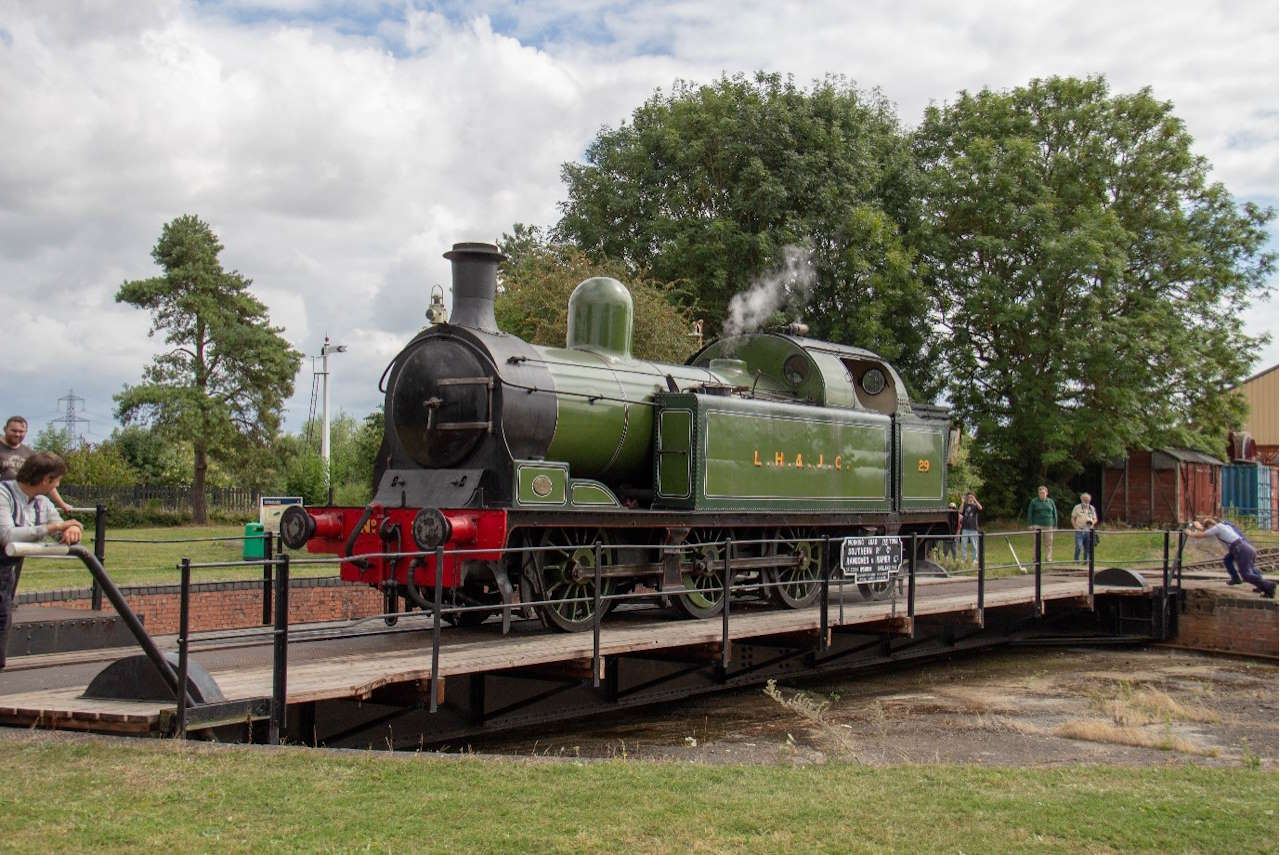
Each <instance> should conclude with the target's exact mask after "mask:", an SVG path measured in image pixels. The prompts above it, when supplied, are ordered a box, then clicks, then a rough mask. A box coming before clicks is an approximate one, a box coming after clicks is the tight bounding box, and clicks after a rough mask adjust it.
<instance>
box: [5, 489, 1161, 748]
mask: <svg viewBox="0 0 1280 855" xmlns="http://www.w3.org/2000/svg"><path fill="white" fill-rule="evenodd" d="M102 517H103V514H102V513H99V514H98V523H99V524H98V526H97V527H96V528H97V529H98V530H97V531H96V532H95V534H96V537H95V538H94V546H95V549H94V550H93V551H90V550H89V549H88V548H87V547H84V546H77V547H70V548H68V547H65V546H61V547H60V546H40V545H35V544H21V545H18V546H20V547H21V550H20V551H13V552H11V553H10V554H15V555H16V554H24V555H30V556H33V557H35V556H41V555H44V556H47V557H52V556H54V555H59V554H61V555H67V554H72V555H75V556H77V557H79V558H80V559H81V560H82V561H83V562H84V564H85V565H86V567H87V568H88V569H89V570H90V572H91V574H92V575H93V577H94V580H95V583H96V584H95V588H96V589H100V590H101V591H103V592H104V593H105V594H106V596H107V598H108V599H110V601H111V603H112V605H113V606H114V607H115V609H116V611H117V612H118V613H119V614H120V615H121V616H122V617H123V618H124V619H125V621H126V623H127V624H128V626H129V628H130V629H131V630H132V631H133V632H134V635H135V636H136V637H137V639H138V641H139V645H140V646H141V647H142V649H143V651H144V653H146V655H147V656H148V657H149V658H150V659H151V660H152V662H153V663H155V666H156V668H157V669H158V670H159V671H160V674H161V676H162V677H163V679H164V680H165V682H166V684H167V685H168V686H169V688H170V689H171V690H172V691H173V694H174V696H175V701H176V710H175V712H176V734H177V735H178V736H185V735H186V730H187V727H188V725H189V724H191V723H192V721H191V719H190V718H189V716H191V715H192V714H196V715H197V716H199V718H200V719H201V720H203V721H208V720H213V719H217V720H221V718H219V717H222V718H225V717H226V716H227V714H228V712H229V711H230V712H234V713H235V715H237V716H240V717H244V716H246V715H255V714H256V715H263V714H265V717H266V718H267V719H268V725H269V726H268V740H269V741H270V742H273V743H275V742H279V741H280V740H281V739H282V738H283V737H284V736H285V710H286V708H287V673H288V645H289V642H290V640H291V639H292V640H296V641H303V640H311V639H315V640H319V638H320V637H321V634H323V638H324V639H325V640H329V641H332V640H336V639H340V638H345V637H349V635H346V634H342V633H338V634H334V633H333V632H332V630H328V629H325V628H323V627H317V626H298V627H294V626H291V622H290V619H289V605H288V604H289V599H288V598H289V582H290V569H291V564H293V565H306V564H333V565H338V564H341V563H343V562H345V561H349V560H351V559H348V558H342V557H334V556H324V557H320V556H301V555H300V556H298V557H297V558H293V557H291V556H290V555H289V554H287V553H283V552H279V551H277V550H278V547H279V544H278V542H277V541H275V539H274V538H273V537H272V536H271V535H270V534H265V535H249V536H247V537H246V538H245V539H259V538H261V539H263V540H265V543H264V544H263V546H264V549H263V557H262V558H259V559H251V560H245V561H211V562H193V561H191V560H190V559H189V558H184V559H183V560H182V561H181V562H180V563H179V564H178V566H177V567H176V568H175V569H177V570H178V575H179V585H180V595H179V596H180V602H179V629H178V637H177V645H176V646H177V662H176V664H175V663H173V662H170V661H168V660H167V659H166V658H165V657H164V656H163V654H162V653H161V652H160V650H159V649H158V648H157V647H156V645H155V642H154V641H153V639H152V638H151V637H150V635H149V634H148V633H147V631H146V630H145V628H143V627H142V625H141V622H140V621H137V620H136V619H134V617H133V614H132V612H131V611H130V609H129V606H128V604H127V603H126V602H125V599H124V596H123V595H122V593H121V592H120V591H119V589H118V588H117V587H116V586H115V584H114V583H113V582H112V581H111V579H110V577H109V576H108V575H107V573H106V571H105V569H104V568H103V565H102V562H101V556H102V543H103V540H104V539H103V534H104V532H103V528H104V527H103V525H102V522H101V521H102ZM1047 534H1049V533H1048V532H1043V531H1020V532H1005V533H1000V534H999V535H994V534H986V533H980V534H978V535H977V537H976V543H975V544H974V546H975V550H974V552H975V554H974V556H973V561H972V562H971V563H970V562H967V561H966V562H965V563H964V566H963V567H959V566H958V567H955V568H954V569H953V571H952V572H950V573H949V574H947V575H948V576H949V577H950V579H952V580H955V581H960V580H966V581H969V582H971V583H972V584H973V587H972V588H971V589H970V590H971V591H972V595H973V597H974V600H973V608H974V609H976V611H977V612H978V613H979V614H981V612H982V611H983V609H984V608H985V606H986V589H987V582H988V579H989V577H990V576H992V575H1000V573H1001V571H1007V572H1010V573H1018V574H1026V575H1027V576H1029V577H1031V578H1032V580H1033V585H1034V589H1033V590H1034V614H1035V616H1037V617H1039V616H1041V615H1043V614H1044V611H1043V602H1044V601H1043V594H1042V586H1043V585H1044V577H1046V576H1048V575H1050V574H1053V575H1076V576H1077V577H1078V578H1079V577H1083V579H1084V580H1086V581H1087V589H1086V590H1087V592H1088V595H1089V597H1090V602H1092V596H1093V594H1094V572H1095V563H1096V558H1095V555H1094V550H1093V549H1089V550H1087V551H1086V554H1084V555H1081V556H1079V557H1080V558H1081V559H1082V560H1080V561H1075V560H1072V561H1067V560H1065V558H1064V559H1062V560H1060V561H1050V560H1049V559H1048V553H1049V549H1048V548H1046V547H1048V546H1049V538H1048V537H1046V535H1047ZM1117 534H1119V535H1121V536H1122V537H1124V536H1127V537H1125V539H1130V538H1137V537H1141V538H1143V542H1142V543H1141V544H1140V545H1139V547H1138V548H1136V549H1131V550H1126V552H1127V553H1128V554H1126V555H1125V556H1124V557H1123V558H1121V560H1117V561H1114V562H1108V564H1109V565H1110V566H1115V567H1130V568H1134V569H1135V571H1136V570H1138V569H1139V568H1141V569H1147V570H1148V571H1149V572H1150V571H1155V572H1156V573H1159V574H1160V578H1161V591H1162V596H1161V597H1160V604H1159V613H1158V619H1159V637H1161V638H1165V637H1167V636H1168V631H1169V628H1170V626H1171V617H1172V616H1171V615H1170V614H1169V611H1170V607H1171V606H1172V607H1173V608H1177V607H1178V606H1179V605H1181V606H1182V607H1184V608H1185V603H1184V601H1183V596H1182V594H1183V591H1182V564H1183V560H1182V559H1183V551H1184V548H1185V545H1186V536H1185V534H1183V533H1181V532H1173V531H1153V532H1152V531H1149V532H1123V533H1117ZM1014 537H1023V538H1026V539H1027V541H1028V545H1029V546H1030V553H1031V555H1030V560H1029V561H1028V562H1025V563H1024V562H1022V561H1020V560H1019V559H1018V556H1017V554H1016V552H1015V551H1014V548H1013V547H1012V546H1011V545H1010V544H1009V539H1010V538H1014ZM1001 539H1003V540H1004V542H1005V543H1004V545H1005V546H1009V547H1010V552H1011V557H1013V559H1014V560H1013V561H1012V562H1010V563H1007V564H1004V563H1001V562H999V561H998V560H997V561H989V560H988V550H990V549H991V547H992V546H995V545H996V543H995V542H993V541H996V542H998V541H999V540H1001ZM195 540H201V538H195V539H179V540H178V541H177V542H192V541H195ZM855 540H857V541H868V540H875V541H898V542H899V543H900V546H901V551H895V552H894V553H893V554H892V557H891V559H890V561H891V563H892V564H893V565H894V567H893V571H892V572H891V573H890V574H889V575H888V576H886V577H885V578H884V579H880V577H879V576H876V577H874V578H873V577H867V578H865V579H864V578H861V577H859V576H856V575H855V576H850V575H848V573H847V567H846V566H845V561H844V559H842V558H839V557H838V556H839V555H841V554H842V553H841V543H842V541H843V539H842V538H830V537H808V538H805V537H801V538H766V539H754V540H752V539H735V538H732V537H728V538H726V539H724V540H722V541H719V542H717V543H714V544H702V545H697V544H682V545H675V546H673V545H669V544H652V545H648V546H646V547H643V548H645V549H649V550H654V551H659V552H662V553H665V554H668V555H670V556H671V557H672V558H673V560H675V561H677V562H678V566H680V567H681V569H682V570H683V569H684V567H685V565H686V564H689V566H691V567H693V566H696V567H697V568H698V572H699V573H700V574H702V575H704V576H705V578H706V581H707V583H708V584H707V585H706V586H700V587H699V588H698V590H701V591H703V592H705V593H707V594H709V595H712V596H713V597H714V598H715V599H717V600H718V602H719V610H718V613H716V614H714V615H708V617H709V618H710V619H711V620H715V621H718V622H719V623H720V631H721V643H720V657H721V662H720V667H721V668H722V669H727V668H728V666H729V656H730V645H729V640H730V620H731V616H734V615H737V614H738V602H739V598H740V597H744V596H746V597H751V596H763V595H766V594H768V593H769V592H772V591H774V590H777V589H780V588H785V587H787V586H795V585H799V586H800V587H801V588H803V589H805V590H809V591H812V592H813V593H817V594H818V596H817V597H816V600H811V601H812V602H813V605H814V606H816V608H817V610H818V616H819V632H818V637H817V641H816V645H817V649H816V653H817V654H822V653H823V652H825V651H826V648H827V630H828V628H829V627H830V626H832V625H841V624H844V623H845V597H844V591H845V590H847V589H855V590H857V591H858V596H859V597H860V598H864V599H882V598H887V599H889V600H890V601H891V602H892V604H893V605H892V608H893V611H894V613H895V614H900V615H901V616H902V617H903V618H905V619H907V620H913V619H914V618H915V617H916V603H917V586H918V581H919V577H920V576H922V575H925V574H926V570H925V568H924V566H923V565H924V564H925V563H926V561H927V559H926V557H925V556H927V555H930V554H935V555H936V554H937V553H938V552H939V551H941V549H942V548H943V547H945V546H947V545H948V544H949V543H950V544H954V540H953V539H952V538H951V537H950V536H937V535H909V536H904V537H902V538H901V539H900V540H899V538H897V537H875V538H856V539H855ZM802 544H809V545H810V546H812V547H814V548H815V551H814V552H813V555H816V556H819V558H818V560H817V561H816V562H815V566H809V568H808V569H809V572H808V573H807V574H803V575H801V574H796V575H795V576H793V577H791V578H783V577H782V575H781V572H780V571H781V570H783V569H785V568H799V567H801V566H803V565H804V563H805V562H804V560H803V556H802V552H801V551H800V550H799V549H798V547H799V546H800V545H802ZM708 546H712V547H715V549H714V551H713V552H711V553H707V552H705V551H703V552H701V553H700V554H693V555H690V554H689V553H690V551H691V550H693V551H695V552H696V551H697V550H698V549H699V548H700V547H701V548H702V549H704V550H705V548H706V547H708ZM560 548H561V547H555V546H552V547H548V546H533V547H520V548H505V549H499V550H493V549H450V550H446V549H444V548H443V547H439V548H437V549H435V550H413V551H406V552H398V551H397V552H380V553H371V554H362V555H360V556H359V557H360V558H361V559H375V558H376V559H383V560H390V561H391V562H392V566H393V567H394V566H395V565H396V564H399V563H401V562H403V563H404V565H405V566H406V568H407V570H408V573H409V574H414V575H416V574H421V573H424V571H425V572H429V576H430V579H431V581H430V582H429V583H428V584H426V585H420V586H419V587H420V588H421V589H422V590H420V591H416V592H415V593H417V597H415V598H410V599H416V600H417V601H418V602H417V605H418V607H419V608H420V610H421V611H422V612H423V613H424V614H426V615H429V616H430V617H431V636H432V637H431V670H430V675H431V676H430V702H429V707H428V710H429V712H431V713H434V712H436V711H437V707H438V703H439V701H438V698H439V697H440V692H439V676H438V675H439V667H440V648H441V638H440V634H441V628H442V625H443V623H444V621H445V620H446V619H449V618H458V617H460V616H461V615H464V614H467V613H473V612H476V611H483V612H485V613H486V614H500V615H502V617H503V621H502V631H503V633H504V634H505V633H506V632H507V630H508V628H509V625H510V619H511V615H512V613H515V612H525V610H528V609H530V608H535V609H536V608H546V607H563V606H565V605H567V604H570V603H577V604H581V605H582V606H583V607H584V608H586V609H588V610H589V613H590V614H589V620H590V625H589V630H590V632H591V634H592V662H593V667H592V674H593V678H592V683H593V685H594V686H597V687H598V686H599V685H600V673H601V667H600V666H601V656H602V654H601V644H600V635H601V621H602V619H603V618H604V616H605V614H607V612H608V606H609V605H610V604H611V603H621V602H637V601H650V602H661V601H662V600H663V599H664V598H665V597H669V596H674V595H675V594H674V592H673V591H664V590H662V589H661V587H653V588H649V589H647V590H641V589H637V590H634V591H630V592H625V593H622V592H614V591H612V590H609V591H606V590H605V585H604V582H605V579H606V578H607V577H608V575H610V574H608V573H607V571H605V569H604V568H605V566H607V564H608V563H609V562H607V561H603V560H602V558H603V551H604V550H605V549H607V548H609V547H606V545H605V544H603V543H601V542H599V541H597V542H594V543H591V544H584V545H583V547H582V549H581V550H579V551H580V552H582V553H583V557H584V559H585V556H586V554H587V553H591V557H592V560H590V561H589V562H586V564H585V565H584V567H583V572H582V582H583V583H584V584H583V585H581V586H579V587H578V588H576V589H573V590H566V591H565V595H564V596H555V595H553V594H552V593H551V592H550V591H542V592H531V593H533V594H534V597H535V599H531V600H528V601H525V600H524V599H523V598H521V599H520V600H518V601H514V602H508V603H503V604H483V605H458V604H457V603H456V602H455V603H449V602H447V601H446V599H445V597H444V584H443V579H444V576H445V574H446V572H445V570H444V568H445V567H446V563H445V559H446V557H451V558H454V559H459V558H473V557H476V556H479V555H486V556H487V555H491V554H492V553H495V552H496V553H499V554H501V555H503V556H507V555H511V554H518V555H521V556H524V557H525V558H528V557H532V556H536V555H539V554H542V553H547V552H549V551H552V552H554V551H555V550H558V549H560ZM744 554H745V555H746V556H747V557H746V558H745V559H744V558H743V556H744ZM808 554H809V553H803V555H808ZM784 555H790V556H791V557H792V558H793V559H795V560H794V561H786V560H779V559H780V558H781V557H782V556H784ZM1116 557H1117V558H1120V556H1119V555H1117V556H1116ZM1073 558H1075V556H1073ZM961 560H962V561H964V558H963V555H962V557H961ZM427 561H430V562H431V564H430V565H427V564H426V562H427ZM523 561H524V558H522V559H521V563H523ZM898 562H901V563H900V564H899V563H898ZM929 563H932V562H929ZM766 565H767V566H769V567H771V568H773V569H774V571H775V572H774V573H773V574H772V575H770V576H768V577H765V576H763V575H758V574H753V573H752V571H753V570H757V569H759V568H763V567H765V566H766ZM226 567H257V568H261V569H262V573H263V575H262V594H263V597H262V623H263V624H264V625H270V626H271V630H270V635H271V640H272V646H273V650H272V691H271V696H270V698H269V699H268V698H252V699H247V700H237V701H229V702H222V703H213V704H207V703H206V702H205V701H204V700H203V699H202V698H201V697H199V694H198V692H193V691H192V689H193V686H192V684H191V683H189V682H188V679H187V677H188V674H189V671H188V667H189V662H188V657H189V654H190V644H191V629H190V598H191V585H192V571H196V572H202V571H206V570H217V569H219V568H226ZM1015 568H1016V569H1015ZM744 569H745V572H744ZM415 571H416V572H415ZM928 575H932V573H929V574H928ZM409 578H413V577H412V576H409ZM868 582H870V583H871V584H867V583H868ZM693 590H694V589H691V588H687V587H686V588H681V589H680V591H681V592H682V593H691V592H692V591H693ZM833 595H834V596H833ZM99 596H100V595H99ZM397 600H398V598H397V599H393V600H391V603H390V605H391V608H389V609H388V610H387V611H386V612H385V613H384V614H382V615H374V616H368V617H365V618H362V619H361V620H360V621H355V622H346V624H347V626H348V627H350V628H354V624H355V623H357V622H363V621H368V620H374V619H377V618H382V619H384V620H385V621H386V623H387V624H388V628H387V629H386V630H384V632H388V633H391V632H397V631H415V632H416V631H420V630H421V628H413V629H406V630H394V629H391V628H390V627H391V626H392V625H393V624H394V622H395V619H397V618H398V617H400V616H402V615H404V614H406V612H404V611H400V610H399V608H398V605H397ZM406 605H407V604H406ZM899 609H901V610H902V611H901V612H899V611H898V610H899ZM582 628H583V629H588V627H587V626H583V627H582ZM252 632H253V631H252V630H247V629H240V630H230V631H224V632H215V633H211V634H206V635H205V636H204V640H205V641H222V640H239V641H243V640H245V639H246V638H248V637H249V636H248V635H247V633H252ZM183 689H185V691H184V690H183Z"/></svg>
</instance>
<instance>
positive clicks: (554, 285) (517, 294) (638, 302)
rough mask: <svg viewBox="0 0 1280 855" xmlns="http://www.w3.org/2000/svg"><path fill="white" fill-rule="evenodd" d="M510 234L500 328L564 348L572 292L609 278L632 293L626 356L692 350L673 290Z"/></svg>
mask: <svg viewBox="0 0 1280 855" xmlns="http://www.w3.org/2000/svg"><path fill="white" fill-rule="evenodd" d="M513 231H514V234H509V235H508V234H504V235H503V236H502V240H501V241H499V248H500V249H501V250H502V253H503V255H504V256H505V257H506V260H505V261H503V263H502V268H501V271H500V274H501V281H500V284H499V289H498V298H497V301H496V303H495V306H494V314H495V316H496V317H497V319H498V326H499V327H500V328H501V329H503V330H505V331H506V332H510V333H513V334H515V335H518V336H520V337H521V338H522V339H524V340H525V341H528V342H531V343H533V344H540V345H544V346H548V347H564V344H565V332H566V330H567V327H568V317H569V295H570V294H572V293H573V289H574V288H576V287H577V286H578V284H579V283H580V282H582V280H584V279H588V278H590V277H592V276H612V277H613V278H615V279H618V280H620V281H621V282H623V283H624V284H625V285H626V286H627V288H628V290H630V291H631V300H632V303H633V304H634V309H635V325H634V329H633V332H632V337H631V352H632V354H633V355H634V356H635V357H636V358H638V359H653V360H657V361H660V362H684V360H685V359H686V358H687V357H688V356H689V354H690V353H692V352H693V351H694V350H695V349H696V348H697V342H696V340H695V339H694V338H693V337H692V336H691V335H690V330H691V329H692V328H693V317H692V314H691V313H690V312H689V311H688V310H687V309H684V308H682V307H680V306H679V305H678V304H677V300H678V298H677V296H676V293H675V290H674V289H673V288H671V287H667V286H664V285H662V284H660V283H658V282H654V281H653V280H651V279H648V278H646V277H645V276H643V275H640V274H634V273H630V272H629V271H628V270H627V269H626V268H625V267H624V266H623V265H621V264H619V263H617V262H608V261H593V260H592V259H590V258H588V257H587V255H586V253H584V252H583V251H582V250H580V249H578V248H577V247H574V246H567V245H564V244H555V243H551V242H550V241H548V240H547V239H546V238H545V237H544V235H543V234H542V232H541V231H540V230H539V229H536V228H530V227H528V226H524V225H521V224H516V226H515V227H514V229H513ZM379 415H380V414H379ZM381 439H382V436H381V431H379V433H378V441H379V442H381ZM374 450H375V452H376V450H377V449H376V447H375V449H374Z"/></svg>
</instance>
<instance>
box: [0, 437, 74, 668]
mask: <svg viewBox="0 0 1280 855" xmlns="http://www.w3.org/2000/svg"><path fill="white" fill-rule="evenodd" d="M66 472H67V464H66V463H64V462H63V461H62V458H61V457H59V456H58V455H56V454H49V453H48V452H40V453H38V454H33V455H31V456H30V457H28V458H27V459H26V461H25V462H24V463H23V464H22V468H20V469H19V470H18V475H17V477H16V478H15V479H14V480H12V481H0V669H3V668H4V657H5V647H6V645H7V644H8V641H9V623H10V620H9V618H10V613H11V612H12V610H13V598H14V595H16V594H17V592H18V578H19V577H20V576H21V575H22V559H21V558H10V557H9V556H7V555H4V554H3V550H4V547H6V546H8V545H9V544H10V543H39V542H40V541H41V540H44V539H45V538H46V537H56V538H57V539H58V540H60V541H61V542H63V543H65V544H68V545H71V544H75V543H79V542H80V537H81V535H82V534H83V533H84V532H83V528H82V527H81V525H80V523H79V522H77V521H76V520H63V519H62V517H61V516H60V515H59V514H58V509H57V508H55V507H54V506H53V501H52V500H51V499H50V498H49V497H50V495H51V494H53V493H54V492H56V491H57V489H58V484H59V483H60V482H61V481H62V476H63V475H65V474H66Z"/></svg>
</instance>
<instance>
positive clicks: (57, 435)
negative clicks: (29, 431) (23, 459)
mask: <svg viewBox="0 0 1280 855" xmlns="http://www.w3.org/2000/svg"><path fill="white" fill-rule="evenodd" d="M74 444H75V439H74V437H72V436H71V431H69V430H67V429H66V428H64V427H63V428H60V427H54V426H53V425H51V424H50V425H45V426H44V427H43V428H41V429H40V432H39V433H37V434H36V438H35V442H33V443H32V444H31V447H32V448H34V449H35V450H36V451H51V452H53V453H54V454H56V455H58V456H59V457H62V458H64V459H65V458H66V456H67V454H69V453H70V452H71V449H72V448H73V447H74Z"/></svg>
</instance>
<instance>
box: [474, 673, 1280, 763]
mask: <svg viewBox="0 0 1280 855" xmlns="http://www.w3.org/2000/svg"><path fill="white" fill-rule="evenodd" d="M1276 678H1277V669H1276V666H1275V665H1273V664H1267V663H1259V662H1253V661H1246V660H1240V659H1230V658H1223V657H1212V656H1206V655H1200V654H1195V653H1186V652H1181V651H1172V650H1164V649H1146V650H1111V649H1092V648H1068V649H1050V650H1026V649H1024V650H1014V651H1009V652H1006V653H1001V654H996V655H987V656H979V657H969V658H963V659H957V660H954V661H952V662H944V663H937V664H933V665H928V666H924V667H921V668H915V669H912V670H907V671H900V672H896V673H891V674H880V675H872V676H860V677H852V678H849V679H845V680H840V681H837V682H831V681H824V682H809V683H804V684H798V685H789V684H788V685H781V686H774V687H772V691H771V692H767V691H761V690H744V691H739V692H733V693H728V694H723V695H718V696H714V697H708V698H701V699H696V700H691V701H688V702H686V703H683V704H678V705H673V706H667V707H662V708H658V709H653V710H642V711H640V712H636V713H629V714H626V715H620V716H614V717H610V718H608V719H604V720H601V721H600V722H598V723H596V724H593V725H583V724H581V723H579V724H576V725H566V726H564V729H563V730H562V731H559V732H553V733H548V731H547V730H545V729H544V730H542V731H540V732H537V733H531V732H526V733H522V734H519V735H514V736H508V737H504V738H496V739H492V740H486V741H479V742H473V743H471V749H472V750H475V751H483V752H494V753H510V754H550V755H580V756H584V757H610V756H627V757H637V758H670V759H681V760H701V761H704V762H728V763H777V762H782V763H821V762H825V761H826V760H828V759H844V760H856V761H858V762H862V763H868V764H871V765H883V764H891V763H903V762H911V763H933V762H947V763H950V762H955V763H990V764H999V765H1015V766H1036V765H1060V764H1074V763H1082V762H1083V763H1109V764H1121V765H1133V766H1154V765H1164V764H1170V763H1186V762H1192V763H1197V764H1203V765H1238V764H1241V763H1244V764H1247V765H1254V764H1261V765H1263V766H1265V767H1268V768H1275V766H1276V756H1277V749H1278V744H1277V742H1278V741H1277V715H1278V713H1280V709H1278V704H1277V683H1276ZM455 747H457V746H455Z"/></svg>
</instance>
